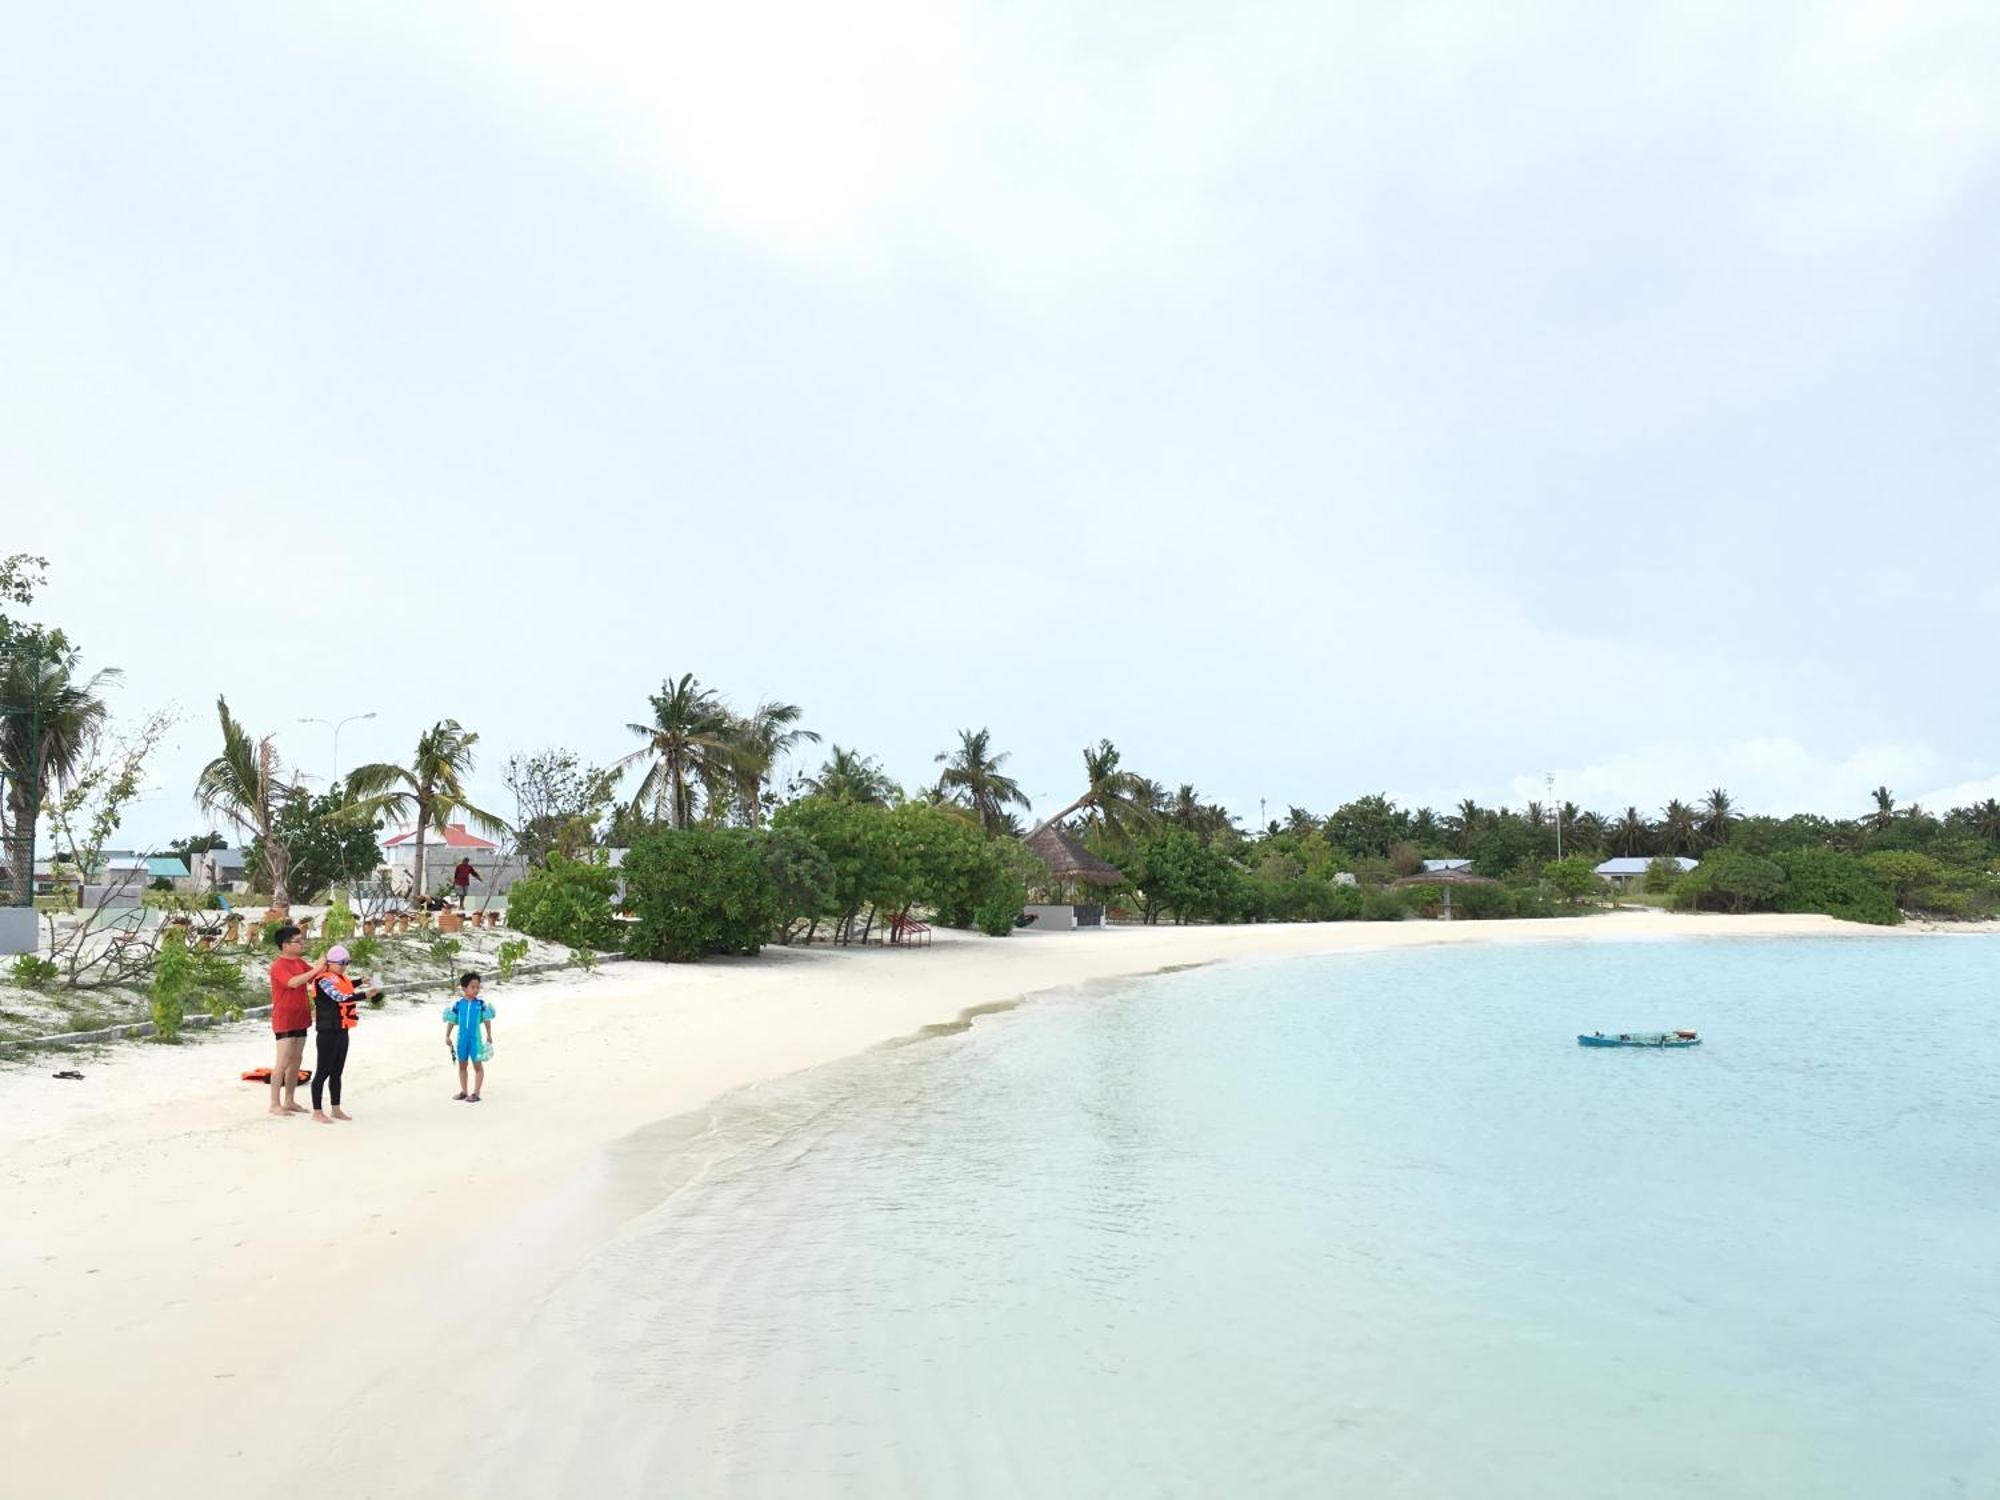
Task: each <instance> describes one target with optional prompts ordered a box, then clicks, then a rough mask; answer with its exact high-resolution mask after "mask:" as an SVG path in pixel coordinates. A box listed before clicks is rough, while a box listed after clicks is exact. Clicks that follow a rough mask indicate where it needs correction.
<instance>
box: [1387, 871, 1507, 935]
mask: <svg viewBox="0 0 2000 1500" xmlns="http://www.w3.org/2000/svg"><path fill="white" fill-rule="evenodd" d="M1499 883H1500V882H1499V881H1497V880H1494V879H1492V878H1490V877H1488V876H1485V875H1475V874H1473V873H1472V872H1471V871H1470V870H1425V871H1423V872H1422V873H1420V874H1416V875H1405V876H1404V877H1403V878H1402V879H1401V880H1392V881H1390V882H1389V884H1391V885H1436V886H1442V887H1443V888H1444V912H1443V917H1444V920H1445V921H1447V922H1449V921H1450V920H1451V888H1452V887H1453V886H1455V885H1498V884H1499Z"/></svg>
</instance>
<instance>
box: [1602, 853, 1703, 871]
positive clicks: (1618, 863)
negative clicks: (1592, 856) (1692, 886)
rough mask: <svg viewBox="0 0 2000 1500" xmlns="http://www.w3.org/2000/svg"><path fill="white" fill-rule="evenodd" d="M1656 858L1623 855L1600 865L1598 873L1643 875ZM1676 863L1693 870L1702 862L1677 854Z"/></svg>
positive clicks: (1685, 868) (1641, 855) (1640, 855)
mask: <svg viewBox="0 0 2000 1500" xmlns="http://www.w3.org/2000/svg"><path fill="white" fill-rule="evenodd" d="M1654 857H1655V856H1648V855H1643V854H1621V855H1619V856H1618V858H1616V859H1607V860H1606V861H1605V862H1604V863H1603V864H1601V865H1599V866H1598V867H1597V873H1598V874H1600V875H1643V874H1645V873H1646V867H1647V866H1648V865H1650V864H1652V862H1653V859H1654ZM1674 863H1675V864H1677V865H1679V866H1680V867H1681V868H1682V869H1683V870H1692V869H1693V868H1694V867H1695V866H1696V865H1698V864H1700V863H1701V861H1700V860H1698V859H1689V858H1688V857H1687V856H1686V855H1685V854H1676V855H1675V856H1674Z"/></svg>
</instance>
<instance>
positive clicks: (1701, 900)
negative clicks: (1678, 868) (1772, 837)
mask: <svg viewBox="0 0 2000 1500" xmlns="http://www.w3.org/2000/svg"><path fill="white" fill-rule="evenodd" d="M1784 891H1785V871H1784V867H1783V866H1781V865H1779V864H1777V863H1775V862H1774V861H1772V860H1768V859H1764V858H1761V857H1760V856H1758V855H1755V854H1745V853H1744V852H1743V851H1742V850H1740V849H1718V850H1716V852H1715V853H1713V854H1711V855H1709V857H1708V858H1707V859H1705V860H1703V861H1702V862H1701V863H1700V864H1699V865H1697V866H1696V867H1695V868H1694V869H1692V870H1690V871H1688V873H1687V874H1686V875H1684V876H1682V877H1681V882H1680V885H1679V886H1678V887H1676V889H1675V893H1674V899H1675V903H1676V904H1677V905H1681V906H1686V907H1689V908H1693V909H1701V908H1716V909H1720V910H1722V911H1728V912H1739V913H1740V912H1747V911H1752V910H1766V909H1769V908H1771V907H1774V906H1776V905H1777V904H1778V900H1779V898H1780V897H1781V896H1782V895H1783V894H1784Z"/></svg>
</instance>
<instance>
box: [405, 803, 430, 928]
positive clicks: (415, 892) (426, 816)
mask: <svg viewBox="0 0 2000 1500" xmlns="http://www.w3.org/2000/svg"><path fill="white" fill-rule="evenodd" d="M430 820H431V814H430V809H429V808H427V807H424V806H422V805H421V804H419V805H418V807H417V855H416V872H417V873H416V879H415V880H414V881H412V882H411V885H410V894H411V895H412V896H414V897H416V899H417V900H418V901H421V902H425V903H428V902H429V900H430V894H431V893H430V892H429V891H428V890H427V889H425V887H424V830H425V828H426V827H428V826H429V824H430ZM423 910H425V911H429V910H430V907H429V905H428V904H426V905H425V906H424V907H423Z"/></svg>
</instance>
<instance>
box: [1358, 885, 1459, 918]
mask: <svg viewBox="0 0 2000 1500" xmlns="http://www.w3.org/2000/svg"><path fill="white" fill-rule="evenodd" d="M1425 891H1429V892H1430V893H1431V897H1432V899H1433V900H1439V901H1441V900H1442V899H1443V896H1442V894H1441V893H1440V892H1439V890H1438V888H1437V887H1436V886H1434V885H1415V886H1406V887H1404V888H1403V889H1402V890H1397V889H1395V888H1394V887H1392V886H1386V885H1377V886H1368V887H1365V888H1364V889H1363V890H1362V892H1361V920H1362V921H1364V922H1400V921H1402V920H1403V918H1405V917H1407V916H1408V915H1409V914H1410V911H1411V908H1412V907H1413V906H1414V905H1415V903H1416V901H1417V899H1418V898H1419V897H1420V896H1421V894H1422V893H1423V892H1425Z"/></svg>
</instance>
